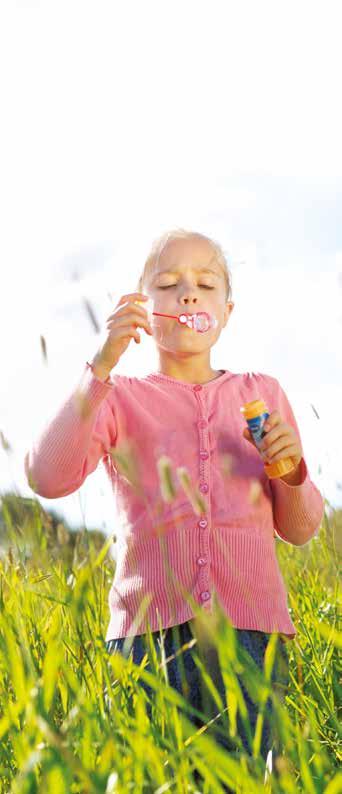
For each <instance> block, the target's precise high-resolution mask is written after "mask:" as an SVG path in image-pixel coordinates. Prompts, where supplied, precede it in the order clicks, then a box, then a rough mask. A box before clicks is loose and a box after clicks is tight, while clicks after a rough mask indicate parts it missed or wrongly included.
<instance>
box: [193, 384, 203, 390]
mask: <svg viewBox="0 0 342 794" xmlns="http://www.w3.org/2000/svg"><path fill="white" fill-rule="evenodd" d="M201 389H202V386H201V384H200V383H197V384H196V386H194V391H201Z"/></svg>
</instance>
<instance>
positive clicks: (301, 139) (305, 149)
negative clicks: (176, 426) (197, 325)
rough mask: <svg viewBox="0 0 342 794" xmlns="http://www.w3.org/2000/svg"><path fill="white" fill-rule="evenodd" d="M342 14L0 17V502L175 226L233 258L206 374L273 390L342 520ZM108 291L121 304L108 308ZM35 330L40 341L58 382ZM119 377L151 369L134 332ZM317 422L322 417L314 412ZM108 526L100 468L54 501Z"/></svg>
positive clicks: (224, 10) (36, 10) (110, 514)
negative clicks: (102, 329) (228, 300)
mask: <svg viewBox="0 0 342 794" xmlns="http://www.w3.org/2000/svg"><path fill="white" fill-rule="evenodd" d="M339 11H340V6H339V3H338V2H336V3H332V2H329V1H328V0H327V1H326V2H325V3H324V4H323V3H318V4H313V3H312V2H301V3H298V2H287V3H286V4H283V5H280V4H277V3H274V2H272V1H271V0H270V2H262V0H259V2H258V3H255V2H254V0H253V1H251V2H243V3H236V2H235V1H234V2H227V1H226V2H215V0H210V3H209V2H207V3H203V2H198V0H196V2H192V0H187V2H186V3H184V0H181V2H179V0H176V1H175V0H172V2H163V3H160V2H158V0H155V2H151V1H150V0H144V2H140V1H139V2H122V3H113V2H104V1H103V0H93V2H91V1H90V2H86V3H85V2H84V1H83V0H82V2H76V1H75V0H68V1H67V2H64V1H63V0H59V2H58V3H56V2H52V1H51V0H42V2H41V3H39V2H30V0H26V2H24V0H22V2H18V0H17V1H16V2H15V3H14V2H13V0H7V2H3V3H2V6H1V12H0V70H1V74H2V76H3V78H4V76H5V80H4V79H3V80H2V85H1V108H2V125H1V130H0V158H1V159H0V170H1V185H0V212H1V219H2V224H1V225H2V232H1V237H0V261H1V268H2V279H1V287H2V288H1V298H2V300H1V313H0V333H1V340H2V345H1V371H2V379H1V394H0V431H1V432H2V433H3V435H4V437H5V439H6V440H7V441H8V442H9V443H10V444H11V447H12V452H11V453H10V454H9V453H8V452H6V451H5V450H3V449H2V447H1V446H0V491H1V492H5V491H6V490H7V489H8V488H15V489H17V491H18V493H20V494H22V495H24V496H32V495H33V493H32V491H31V490H30V488H29V487H28V484H27V482H26V478H25V474H24V468H23V458H24V455H25V452H26V450H27V449H28V448H29V446H30V445H31V443H32V442H33V440H34V439H35V438H36V437H37V435H38V433H39V432H40V429H41V428H42V426H43V425H44V424H45V422H46V420H47V418H48V417H49V416H52V415H53V413H54V412H56V411H57V410H58V408H59V407H60V405H61V402H62V400H64V399H65V398H66V396H67V395H68V394H69V392H70V390H71V389H72V388H73V386H75V385H76V384H77V382H78V380H79V378H80V377H81V374H82V372H83V367H84V364H85V361H86V359H88V358H89V356H91V355H93V353H94V352H95V350H96V349H97V348H98V346H99V339H100V336H99V335H96V334H95V332H94V329H93V327H92V325H91V322H90V320H89V316H88V314H87V312H86V311H85V308H84V300H85V299H87V300H89V301H90V302H91V304H92V307H93V309H94V311H95V314H96V317H97V320H98V322H99V324H100V325H102V323H104V322H105V319H106V317H107V316H108V314H109V312H110V309H111V307H113V308H114V304H116V303H117V301H118V300H119V298H120V296H121V295H122V294H124V293H126V292H132V291H134V290H135V288H136V284H137V280H138V277H139V275H140V272H141V270H142V267H143V263H144V259H145V258H146V256H147V254H148V252H149V248H150V245H151V243H152V241H153V240H154V239H155V238H156V237H157V236H159V235H160V234H161V233H163V232H164V231H166V230H167V229H169V228H172V227H174V226H182V227H185V228H189V229H195V230H197V231H202V232H204V233H205V234H208V235H209V236H212V237H214V239H216V240H218V241H219V242H220V243H221V245H222V246H223V248H224V250H225V252H226V254H227V257H228V263H229V266H230V269H231V271H232V276H233V300H234V301H235V309H234V312H233V314H232V316H231V318H230V321H229V323H228V326H227V328H226V329H225V331H224V332H223V333H222V334H221V338H220V340H219V342H218V343H217V344H216V345H215V347H214V348H213V351H212V361H211V363H212V366H213V367H214V368H217V369H220V368H222V369H224V368H226V369H230V370H233V371H236V372H243V371H246V370H253V371H260V372H265V373H268V374H270V375H273V376H274V377H276V378H278V380H279V381H280V383H281V385H282V386H283V388H284V389H285V391H286V393H287V395H288V397H289V399H290V402H291V404H292V407H293V410H294V413H295V416H296V418H297V421H298V425H299V428H300V431H301V437H302V442H303V448H304V452H305V457H306V460H307V463H308V466H309V470H310V475H311V478H312V479H313V481H314V482H315V483H316V484H317V486H318V487H319V488H320V490H321V491H322V493H323V495H324V496H325V498H327V499H328V500H329V501H330V503H331V505H332V506H335V507H338V506H341V503H342V466H341V463H342V453H341V449H342V429H341V426H340V425H339V423H338V410H339V409H340V407H341V405H342V378H341V371H342V345H341V330H342V301H341V297H342V226H341V197H342V160H341V139H342V129H341V127H342V121H341V114H340V108H339V103H338V96H339V94H340V75H341V66H342V64H341V61H342V56H341V43H340V25H339V24H338V21H339ZM109 293H110V294H111V295H112V303H110V300H109ZM40 335H42V336H44V338H45V340H46V344H47V354H48V365H46V364H45V362H44V360H43V356H42V353H41V346H40ZM141 336H142V343H141V346H140V347H137V346H136V345H135V344H134V343H133V342H132V343H131V344H130V346H129V348H128V350H127V352H126V354H125V355H124V357H123V358H122V359H121V360H120V362H119V365H118V367H117V372H118V373H122V374H132V375H136V376H138V377H142V376H143V375H144V374H147V373H148V372H150V371H153V370H154V369H156V368H157V357H156V352H155V345H154V342H153V340H152V339H150V338H147V336H146V335H145V334H144V333H143V332H142V334H141ZM142 353H143V354H142ZM312 406H314V408H315V411H316V412H317V413H318V415H319V419H318V418H317V416H316V414H315V413H314V410H313V408H312ZM39 498H40V501H41V503H42V504H43V506H45V507H47V508H49V509H51V508H53V509H55V510H58V511H59V512H60V513H61V514H62V516H65V518H66V519H67V520H68V521H69V522H70V523H72V524H76V525H78V524H80V523H81V522H83V521H84V522H85V523H86V525H87V526H88V527H94V526H96V527H99V528H102V529H104V530H105V531H107V532H111V531H115V526H116V521H117V517H116V511H115V503H114V501H113V497H112V494H111V491H110V487H109V483H108V482H107V480H106V476H105V471H104V469H103V468H102V465H101V464H100V465H99V467H98V469H97V470H96V472H94V474H92V475H90V476H89V477H88V479H87V480H86V482H85V483H84V485H83V486H82V487H81V489H79V491H78V492H77V493H75V494H71V495H69V496H67V497H65V498H63V499H55V500H50V499H44V498H42V497H39Z"/></svg>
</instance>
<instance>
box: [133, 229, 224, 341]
mask: <svg viewBox="0 0 342 794" xmlns="http://www.w3.org/2000/svg"><path fill="white" fill-rule="evenodd" d="M145 293H146V294H147V295H148V296H149V297H150V298H152V300H153V311H155V312H162V313H164V314H175V315H177V316H178V315H179V314H182V313H188V314H194V313H195V312H199V311H206V312H209V314H212V315H215V317H216V319H217V322H218V325H217V327H216V328H210V329H209V330H208V331H206V332H205V333H198V332H197V331H195V330H193V329H191V328H188V327H187V326H183V325H181V324H180V323H179V322H178V320H175V319H172V318H169V317H156V316H153V318H152V323H151V324H152V328H153V330H154V337H155V339H156V341H159V342H160V343H161V342H163V343H164V345H165V346H166V347H171V348H173V347H174V345H176V346H177V347H178V346H180V347H181V348H183V347H184V348H185V349H186V348H188V349H191V347H194V348H195V349H196V350H204V349H205V348H207V347H211V346H212V345H213V344H214V343H215V342H216V340H217V339H218V337H219V335H220V333H221V330H222V328H223V327H224V326H225V325H226V323H227V320H228V317H229V313H230V311H231V310H232V307H233V306H234V304H233V303H232V302H229V303H228V302H227V301H226V297H225V295H226V285H225V279H224V275H223V272H222V270H221V267H220V266H219V265H218V263H217V261H216V257H215V252H214V251H213V249H212V247H211V245H210V243H208V242H207V241H206V240H203V239H197V238H188V239H177V240H172V241H170V242H169V243H167V245H166V247H165V248H164V250H163V252H162V254H161V256H160V257H159V261H157V262H156V264H155V265H154V267H153V268H152V270H151V271H150V273H149V274H148V277H147V279H146V288H145ZM229 307H231V308H230V309H229Z"/></svg>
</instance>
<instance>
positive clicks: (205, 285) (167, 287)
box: [158, 284, 215, 289]
mask: <svg viewBox="0 0 342 794" xmlns="http://www.w3.org/2000/svg"><path fill="white" fill-rule="evenodd" d="M175 286H176V284H167V286H166V287H158V289H170V287H175ZM199 286H200V287H203V288H204V289H215V287H208V285H207V284H200V285H199Z"/></svg>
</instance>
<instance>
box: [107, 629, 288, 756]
mask: <svg viewBox="0 0 342 794" xmlns="http://www.w3.org/2000/svg"><path fill="white" fill-rule="evenodd" d="M235 631H236V634H237V641H238V642H239V643H240V644H241V646H243V647H244V648H245V649H246V651H247V652H248V653H249V655H250V656H251V657H252V658H253V659H254V661H255V663H256V664H257V666H258V667H259V669H260V670H261V671H263V663H264V655H265V650H266V647H267V643H268V641H269V637H270V634H267V633H265V632H262V631H254V630H251V629H235ZM163 636H164V649H165V657H166V658H167V657H169V656H171V655H173V654H174V653H175V652H176V651H177V649H179V647H181V646H182V645H183V644H184V643H186V642H189V641H190V640H191V639H193V637H194V636H195V633H194V621H193V620H188V621H187V622H185V623H182V624H180V625H177V626H171V627H170V628H167V629H163ZM145 637H147V635H145V634H140V635H137V636H135V637H130V638H129V641H130V642H132V643H133V644H132V646H130V651H129V652H128V655H130V656H132V655H133V662H134V664H136V665H140V663H141V661H142V659H143V657H144V655H145V653H146V652H147V653H148V646H147V645H146V644H145ZM152 637H153V642H154V645H155V648H156V651H157V657H158V662H160V661H161V653H160V650H161V649H160V632H159V631H154V632H152ZM125 639H126V638H125V637H120V638H118V639H113V640H108V641H107V642H106V648H107V651H108V652H109V653H115V652H120V653H122V651H123V644H124V642H125ZM193 652H195V653H196V654H198V656H199V658H202V661H203V662H204V666H205V669H206V670H207V671H209V672H210V677H211V679H212V680H213V682H214V684H215V687H216V688H217V690H218V692H219V694H220V696H221V698H222V702H223V707H224V708H226V707H227V700H226V696H225V691H224V683H223V679H222V675H221V671H220V669H219V660H218V655H217V652H216V649H215V648H214V646H212V645H206V646H205V647H204V646H200V645H199V643H195V644H194V645H193V646H192V648H188V649H186V650H183V651H182V653H181V654H179V655H178V657H176V658H173V659H171V660H170V661H169V662H168V663H167V671H168V679H169V684H170V686H172V687H174V688H175V689H176V690H177V691H178V692H179V693H180V694H181V695H183V697H185V698H186V700H187V702H189V703H190V705H191V706H193V707H194V708H196V709H198V710H199V711H202V712H203V714H204V715H206V717H207V720H208V719H209V718H211V717H214V716H215V715H216V714H217V713H218V711H219V709H218V706H217V705H216V704H215V701H214V700H213V698H212V696H211V695H210V693H209V691H208V689H207V687H206V686H205V684H204V681H203V680H202V675H201V673H200V670H199V669H198V667H197V666H196V664H195V662H194V659H193ZM203 654H204V655H203ZM126 658H127V654H126ZM148 658H149V657H148ZM182 661H183V663H184V674H185V675H184V676H182V673H181V669H180V667H181V663H182ZM145 669H147V670H150V671H151V668H150V665H149V662H147V664H146V668H145ZM184 678H185V680H186V684H185V688H184ZM237 679H238V681H239V684H240V687H241V689H242V692H243V696H244V699H245V703H246V707H247V711H248V716H249V720H250V725H251V732H252V736H253V735H254V732H255V724H256V719H257V715H258V706H257V705H256V704H255V703H254V701H253V700H252V699H251V697H250V694H249V693H248V691H247V689H246V688H245V686H244V684H243V682H242V680H241V676H239V675H237ZM271 680H272V682H273V687H274V689H276V690H277V694H278V696H279V698H280V700H281V701H282V702H284V699H285V695H286V691H287V688H288V683H289V664H288V652H287V648H286V643H284V641H283V640H281V638H280V637H279V638H278V643H277V651H276V659H275V663H274V666H273V670H272V678H271ZM139 683H140V684H141V685H142V687H143V688H144V689H145V691H146V693H147V694H148V696H149V697H150V698H151V700H152V699H153V690H152V689H151V687H149V686H148V685H147V684H146V683H145V682H143V681H142V680H141V679H140V682H139ZM208 707H209V710H208ZM271 710H272V702H271V699H270V698H268V701H267V703H266V708H265V715H264V723H263V731H262V739H261V747H260V752H261V755H262V757H263V758H264V760H265V761H266V758H267V755H268V752H269V750H270V749H271V748H272V743H273V738H274V736H273V734H272V729H271V725H270V720H269V717H270V715H271ZM147 713H148V716H149V718H150V717H151V706H150V703H149V702H147ZM187 717H188V719H189V720H191V722H193V723H194V724H195V725H196V727H197V728H200V727H202V725H203V724H204V723H203V722H202V721H201V720H200V718H199V717H196V716H195V715H190V714H187ZM225 717H226V718H227V714H225ZM216 725H217V726H218V727H220V728H221V731H222V729H223V730H224V728H223V725H222V722H221V723H220V719H218V720H217V721H215V723H213V725H212V726H210V727H213V729H214V731H215V726H216ZM237 730H238V734H239V736H240V737H241V741H242V744H243V747H244V748H245V750H246V752H247V753H248V754H249V755H252V751H251V748H250V746H249V743H248V738H247V736H246V733H245V730H244V726H243V723H242V721H241V716H240V711H239V710H238V713H237ZM208 733H209V731H208ZM226 733H227V730H225V735H222V736H221V735H220V734H219V733H217V734H216V737H215V738H216V741H217V742H219V744H221V745H222V746H223V747H225V748H226V749H227V750H230V751H233V752H234V750H236V744H233V743H232V742H231V740H230V739H229V737H228V736H227V735H226ZM276 746H277V745H276ZM273 766H274V756H273Z"/></svg>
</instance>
